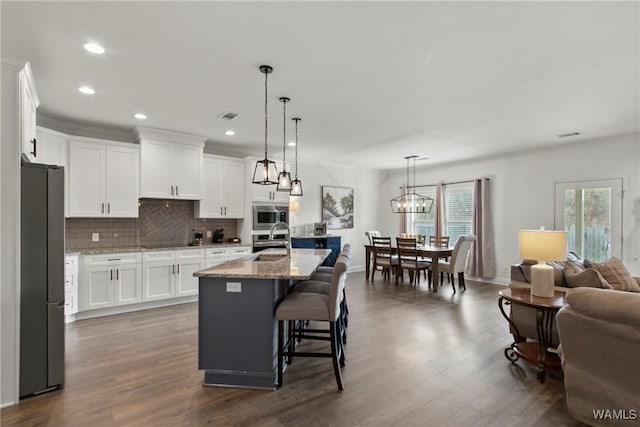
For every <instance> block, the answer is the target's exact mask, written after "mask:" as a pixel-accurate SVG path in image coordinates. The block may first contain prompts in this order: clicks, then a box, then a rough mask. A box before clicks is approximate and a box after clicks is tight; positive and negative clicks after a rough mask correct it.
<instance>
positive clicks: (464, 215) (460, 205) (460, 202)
mask: <svg viewBox="0 0 640 427" xmlns="http://www.w3.org/2000/svg"><path fill="white" fill-rule="evenodd" d="M444 195H445V200H446V206H445V222H444V228H445V230H446V235H447V236H449V243H450V244H451V245H453V244H454V243H455V242H456V240H458V237H460V236H462V235H463V234H471V225H472V221H473V188H472V187H471V186H468V185H467V186H455V187H451V186H448V187H447V188H446V189H445V191H444Z"/></svg>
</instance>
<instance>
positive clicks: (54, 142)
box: [36, 126, 69, 217]
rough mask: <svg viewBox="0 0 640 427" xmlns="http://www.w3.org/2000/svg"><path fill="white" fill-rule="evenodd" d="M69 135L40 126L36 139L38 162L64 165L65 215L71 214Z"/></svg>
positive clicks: (37, 129)
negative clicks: (68, 158) (68, 160)
mask: <svg viewBox="0 0 640 427" xmlns="http://www.w3.org/2000/svg"><path fill="white" fill-rule="evenodd" d="M67 138H68V137H67V135H66V134H64V133H60V132H57V131H55V130H51V129H47V128H43V127H40V126H38V127H37V128H36V140H37V144H38V150H37V153H38V160H37V162H38V163H43V164H45V165H57V166H62V167H64V188H65V191H64V216H65V217H68V216H69V168H68V162H67V153H68V147H67Z"/></svg>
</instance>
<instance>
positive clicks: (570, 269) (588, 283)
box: [564, 262, 613, 289]
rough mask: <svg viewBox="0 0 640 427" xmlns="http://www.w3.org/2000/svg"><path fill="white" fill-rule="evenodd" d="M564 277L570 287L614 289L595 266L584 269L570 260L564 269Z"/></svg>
mask: <svg viewBox="0 0 640 427" xmlns="http://www.w3.org/2000/svg"><path fill="white" fill-rule="evenodd" d="M564 278H565V280H566V281H567V287H569V288H602V289H613V287H611V285H610V284H609V283H607V281H606V280H604V277H602V275H601V274H600V273H598V272H597V271H596V270H594V269H593V268H587V269H582V268H580V267H579V266H577V265H575V264H573V263H571V262H568V263H567V266H566V267H565V269H564Z"/></svg>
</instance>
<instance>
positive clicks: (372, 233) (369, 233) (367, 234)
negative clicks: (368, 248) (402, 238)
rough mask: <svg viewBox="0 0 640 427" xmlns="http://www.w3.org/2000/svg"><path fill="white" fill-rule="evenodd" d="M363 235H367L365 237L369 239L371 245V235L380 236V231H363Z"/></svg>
mask: <svg viewBox="0 0 640 427" xmlns="http://www.w3.org/2000/svg"><path fill="white" fill-rule="evenodd" d="M364 235H365V236H367V239H369V244H370V245H373V239H372V237H380V236H382V234H380V232H379V231H378V230H369V231H365V232H364Z"/></svg>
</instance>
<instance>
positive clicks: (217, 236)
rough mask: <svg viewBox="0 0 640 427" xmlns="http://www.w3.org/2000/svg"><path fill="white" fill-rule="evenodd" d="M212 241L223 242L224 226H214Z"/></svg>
mask: <svg viewBox="0 0 640 427" xmlns="http://www.w3.org/2000/svg"><path fill="white" fill-rule="evenodd" d="M212 242H213V243H222V242H224V228H216V229H215V230H213V240H212Z"/></svg>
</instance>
